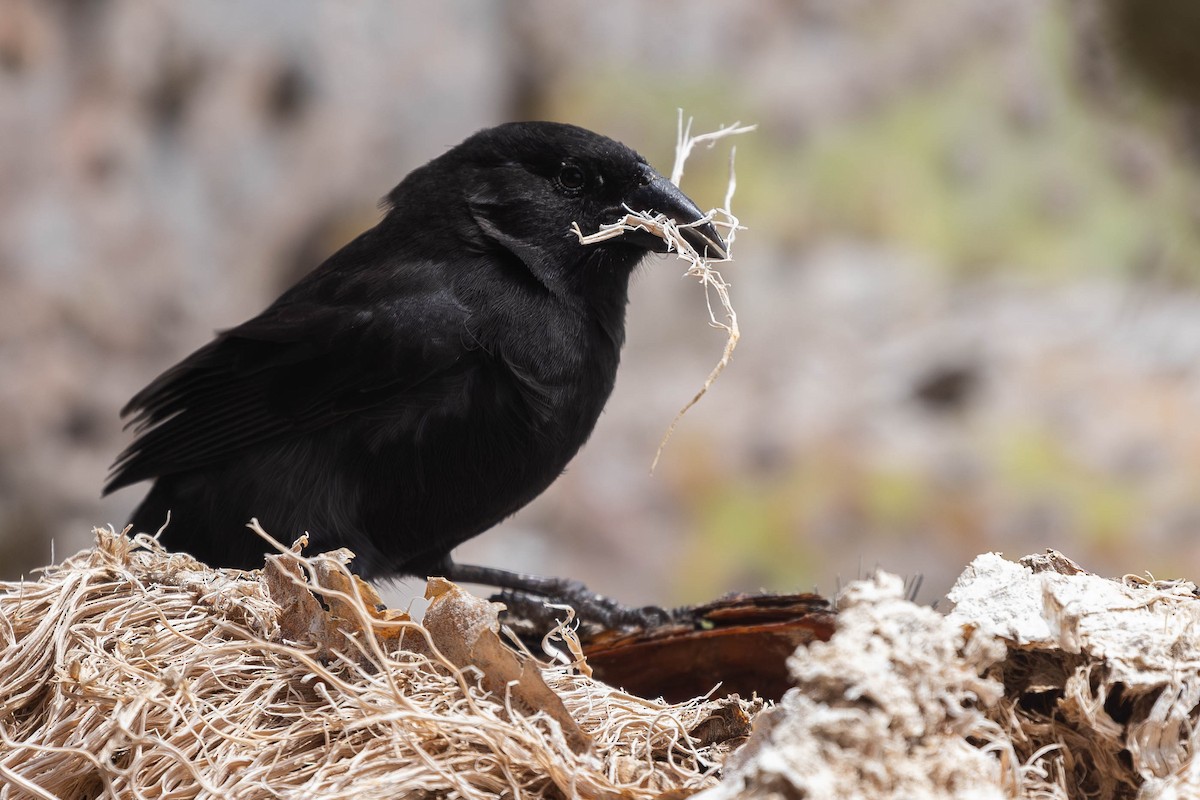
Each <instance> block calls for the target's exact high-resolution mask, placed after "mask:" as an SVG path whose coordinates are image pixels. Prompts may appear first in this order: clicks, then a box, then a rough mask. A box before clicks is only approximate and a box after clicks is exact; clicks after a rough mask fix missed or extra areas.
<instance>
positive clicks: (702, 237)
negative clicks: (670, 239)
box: [626, 164, 729, 259]
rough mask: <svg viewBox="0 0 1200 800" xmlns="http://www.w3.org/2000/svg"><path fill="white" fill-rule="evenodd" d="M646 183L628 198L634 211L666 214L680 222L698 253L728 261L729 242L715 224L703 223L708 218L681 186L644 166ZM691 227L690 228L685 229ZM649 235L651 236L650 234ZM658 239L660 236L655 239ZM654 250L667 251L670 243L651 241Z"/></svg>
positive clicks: (683, 232) (644, 180)
mask: <svg viewBox="0 0 1200 800" xmlns="http://www.w3.org/2000/svg"><path fill="white" fill-rule="evenodd" d="M642 180H643V183H642V185H641V186H639V187H638V188H637V189H635V190H634V191H633V192H632V193H630V195H629V197H628V198H626V204H627V205H628V206H629V207H630V208H632V209H633V210H634V211H639V212H644V213H646V214H648V215H653V214H655V213H659V214H666V215H667V216H668V217H670V218H671V219H673V220H674V221H675V222H677V223H679V225H680V228H679V232H680V233H681V234H683V238H684V239H686V240H687V241H688V243H689V244H691V245H692V246H693V247H695V248H696V252H698V253H700V255H702V256H705V257H706V258H717V259H720V258H727V257H728V255H729V251H728V250H727V249H726V246H725V240H724V239H722V238H721V235H720V234H719V233H717V229H716V228H715V227H713V224H712V223H711V222H700V223H699V224H695V225H693V223H697V222H699V221H700V220H702V219H703V218H704V212H702V211H701V210H700V209H699V208H698V207H697V206H696V204H695V203H693V202H692V201H691V198H689V197H688V196H687V195H686V194H684V193H683V192H681V191H680V190H679V187H678V186H676V185H675V184H673V183H671V182H670V181H669V180H667V179H666V178H665V177H663V176H662V175H660V174H659V173H658V172H656V171H655V170H654V168H653V167H650V166H649V165H646V164H643V165H642ZM684 226H687V227H684ZM647 235H649V234H647ZM655 238H656V239H658V237H655ZM647 244H648V245H649V246H650V247H651V249H653V250H656V251H658V252H660V253H661V252H666V250H667V246H666V242H665V241H663V240H662V239H658V242H657V243H655V244H652V243H649V242H647Z"/></svg>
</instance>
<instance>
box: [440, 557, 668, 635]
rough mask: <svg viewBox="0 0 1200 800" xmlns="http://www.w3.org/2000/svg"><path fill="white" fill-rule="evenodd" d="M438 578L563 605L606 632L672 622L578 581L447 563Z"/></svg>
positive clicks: (651, 608)
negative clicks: (492, 588) (441, 577)
mask: <svg viewBox="0 0 1200 800" xmlns="http://www.w3.org/2000/svg"><path fill="white" fill-rule="evenodd" d="M439 571H440V574H441V575H442V576H443V577H445V578H447V579H449V580H452V581H455V582H458V583H476V584H481V585H483V586H495V587H498V588H500V589H506V590H508V591H511V592H514V593H517V594H520V595H525V596H528V597H540V598H544V599H546V600H549V601H552V602H554V601H558V602H563V603H565V604H566V605H569V606H571V607H572V608H574V609H575V613H576V614H578V615H579V617H580V618H581V619H584V620H587V621H589V622H595V623H597V624H600V625H603V626H605V627H608V628H621V627H629V626H633V627H643V628H645V627H654V626H657V625H663V624H665V623H667V622H669V621H670V620H671V613H670V612H669V611H667V610H666V609H663V608H659V607H658V606H645V607H642V608H631V607H629V606H625V605H621V604H620V603H618V602H616V601H615V600H612V599H610V598H608V597H605V596H604V595H601V594H597V593H596V592H593V591H592V590H590V589H588V588H587V587H586V586H584V585H583V584H582V583H580V582H579V581H574V580H567V579H564V578H545V577H542V576H539V575H526V574H524V573H520V572H509V571H507V570H503V569H496V568H494V567H480V566H476V565H474V564H459V563H457V562H454V561H451V560H449V559H447V560H446V561H445V562H443V563H442V564H440V565H439Z"/></svg>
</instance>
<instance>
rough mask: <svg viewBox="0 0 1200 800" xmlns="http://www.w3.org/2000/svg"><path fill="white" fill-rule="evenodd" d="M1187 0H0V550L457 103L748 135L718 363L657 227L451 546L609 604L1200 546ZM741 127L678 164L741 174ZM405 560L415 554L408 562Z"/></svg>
mask: <svg viewBox="0 0 1200 800" xmlns="http://www.w3.org/2000/svg"><path fill="white" fill-rule="evenodd" d="M1195 9H1196V6H1195V5H1194V4H1193V3H1192V2H1190V0H1160V1H1159V2H1157V3H1141V4H1139V3H1137V2H1136V0H1112V1H1111V2H1108V0H1055V1H1054V2H1045V1H1044V0H961V1H960V2H956V3H945V2H942V0H791V1H790V2H784V1H783V0H779V1H778V2H767V1H765V0H764V1H762V2H744V3H702V2H659V3H646V2H631V1H630V0H619V1H618V2H606V3H583V2H561V1H559V0H544V1H542V2H525V1H522V0H508V1H507V2H466V1H465V0H458V1H456V2H440V3H428V2H423V3H415V2H414V3H407V2H394V1H393V0H375V1H374V2H345V1H342V0H328V1H327V2H321V1H319V0H273V1H268V0H208V1H207V2H203V3H200V2H189V3H181V2H169V0H157V1H156V0H0V579H11V578H15V577H17V576H19V575H22V574H28V573H29V571H30V570H31V569H33V568H35V567H36V566H38V565H40V564H44V563H46V562H48V561H49V560H50V559H51V557H52V554H53V556H54V557H56V558H61V557H63V556H65V555H67V554H69V553H70V552H73V551H75V550H77V549H79V548H81V547H84V546H86V545H87V544H88V542H89V539H90V533H89V531H90V528H91V526H92V525H95V524H105V523H114V524H117V525H120V524H121V523H122V522H123V520H124V518H125V515H126V514H127V513H128V512H129V510H130V509H131V508H132V507H133V506H134V504H135V503H136V502H137V501H138V500H139V499H140V496H141V493H142V492H143V491H144V489H142V488H138V489H128V490H125V491H122V492H120V493H118V494H117V495H115V496H112V497H109V498H106V499H103V500H101V499H100V497H99V491H100V487H101V484H102V482H103V480H104V476H105V473H106V470H107V467H108V465H109V463H111V461H112V459H113V457H114V456H115V454H116V453H117V452H118V451H119V449H120V448H121V447H122V446H123V445H124V444H125V443H126V442H127V441H128V437H127V436H126V435H124V434H122V432H121V428H120V423H119V420H118V418H117V410H118V409H119V408H120V407H121V405H122V404H123V403H124V402H125V400H126V399H128V397H129V396H130V395H131V394H132V393H133V392H135V391H136V390H137V389H138V388H140V387H141V386H143V385H144V384H145V383H146V382H147V381H148V380H149V379H151V378H152V377H154V375H156V374H157V373H158V372H160V371H161V370H163V369H165V368H166V367H168V366H170V365H171V364H172V363H174V361H175V360H177V359H178V358H180V357H181V356H183V355H185V354H187V353H188V352H190V351H191V350H192V349H194V348H196V347H198V346H199V345H201V344H203V343H204V342H205V341H207V340H208V338H209V337H210V335H211V333H212V332H213V331H214V330H215V329H220V328H224V327H228V326H231V325H234V324H236V323H238V322H240V321H242V320H243V319H245V318H246V317H248V316H250V315H252V314H253V313H255V312H257V311H258V310H259V309H261V308H262V307H263V306H264V305H265V304H266V303H267V302H269V301H270V300H271V299H272V298H273V297H274V296H275V295H276V294H277V293H278V292H279V291H281V290H282V289H283V288H285V287H286V286H288V285H289V284H290V283H291V282H293V281H294V280H295V279H296V278H297V277H298V276H299V275H301V274H303V273H304V272H305V271H307V270H309V269H311V268H312V267H314V266H315V265H317V264H318V263H320V261H321V260H322V259H323V258H324V257H325V256H327V255H328V254H330V253H331V252H332V251H334V250H335V249H336V248H337V247H339V246H340V245H341V244H343V243H344V242H346V241H348V240H349V239H350V238H352V237H353V236H354V235H356V234H357V233H358V232H360V231H361V230H363V229H365V228H366V227H368V226H370V225H372V224H373V223H374V221H375V220H376V219H377V216H378V211H377V208H376V202H377V200H378V199H379V198H380V197H382V196H383V195H384V194H385V193H386V192H387V191H388V190H389V189H390V188H391V186H393V185H394V184H395V183H396V182H397V181H399V179H400V178H401V177H402V176H403V175H404V174H405V173H407V172H408V171H409V170H410V169H412V168H413V167H415V166H417V165H419V164H421V163H424V162H425V161H427V160H428V159H430V158H432V157H434V156H436V155H438V154H439V153H441V152H443V151H444V149H445V148H447V147H449V146H452V145H453V144H456V143H457V142H458V141H460V140H461V139H463V138H464V137H465V136H467V135H468V134H470V133H471V132H473V131H475V130H477V129H479V128H481V127H485V126H488V125H492V124H495V123H498V122H502V121H506V120H512V119H531V118H544V119H556V120H562V121H569V122H574V123H577V124H580V125H584V126H586V127H590V128H593V129H595V130H597V131H600V132H603V133H606V134H608V135H611V136H613V137H615V138H619V139H621V140H623V141H625V142H626V143H627V144H629V145H631V146H633V147H635V148H637V149H639V150H640V151H642V152H643V153H644V154H645V155H646V156H647V157H648V158H649V159H650V160H651V161H652V162H653V163H655V164H656V165H658V166H659V167H660V168H661V169H664V170H665V169H667V168H669V166H670V161H671V154H672V146H673V141H674V135H675V130H674V126H675V114H676V108H679V107H683V108H684V109H686V111H687V112H688V113H689V114H692V115H694V116H695V117H696V124H697V127H698V128H699V129H711V128H714V127H716V126H717V125H718V124H719V123H722V122H731V121H733V120H741V121H743V122H756V123H758V125H759V130H758V132H757V133H756V134H752V135H750V136H748V137H745V138H743V139H742V140H741V141H740V142H739V148H738V159H739V160H738V163H739V170H738V172H739V192H738V196H737V198H736V200H735V209H736V210H737V211H738V213H739V214H740V216H741V217H742V220H743V222H744V223H745V224H746V225H747V226H748V227H749V230H747V231H745V232H744V233H743V234H742V236H741V237H740V238H739V241H738V248H737V252H736V256H737V260H736V263H735V264H733V265H731V266H729V267H728V268H727V269H726V270H725V275H726V277H727V278H728V279H729V280H730V281H731V282H732V284H733V293H734V302H735V305H736V307H737V310H738V312H739V316H740V320H741V327H742V332H743V339H742V343H741V346H740V347H739V349H738V351H737V353H736V355H735V357H734V360H733V363H732V365H731V366H730V367H729V369H728V370H727V371H726V373H725V375H724V376H723V377H722V378H721V379H720V380H719V381H718V382H717V384H716V385H715V387H714V388H713V390H712V391H711V392H710V393H709V396H708V397H707V398H705V399H704V400H703V401H702V402H701V403H700V405H699V406H698V407H696V408H695V409H694V410H693V411H692V412H691V413H690V414H689V415H688V416H687V417H686V418H685V419H684V421H683V423H682V425H681V426H680V428H679V430H678V433H677V434H676V436H675V438H674V439H673V441H672V442H671V444H670V445H669V447H668V449H667V450H666V452H665V454H664V456H663V459H662V462H661V464H660V466H659V469H658V470H657V472H656V473H655V474H654V475H653V476H651V475H650V474H649V465H650V462H651V459H652V458H653V455H654V452H655V448H656V446H657V444H658V441H659V438H660V436H661V435H662V433H663V430H664V429H665V427H666V426H667V424H668V423H669V422H670V420H671V418H672V416H673V415H674V413H675V411H676V409H677V408H678V407H679V406H680V405H681V404H682V403H683V402H684V401H686V400H687V399H688V398H689V397H691V395H692V393H693V392H694V391H695V390H696V389H697V388H698V386H699V385H700V384H701V383H702V382H703V380H704V377H705V375H706V374H707V373H708V370H709V369H710V368H711V366H712V365H713V363H714V362H715V361H716V359H717V358H718V356H719V354H720V351H721V347H722V342H723V339H722V336H721V334H720V333H719V332H717V331H713V330H711V329H710V328H709V327H708V325H707V322H706V311H705V307H704V300H703V294H702V292H701V291H700V289H699V287H698V286H697V285H696V284H695V283H694V282H691V281H687V280H684V279H682V278H681V273H682V266H681V265H680V264H679V263H678V262H674V261H671V260H669V259H662V260H656V261H653V262H652V263H649V264H648V265H647V266H646V267H645V268H644V269H643V270H642V271H641V273H640V275H639V276H638V278H637V279H636V285H635V287H634V290H633V299H632V304H631V308H630V322H629V327H630V330H629V341H628V345H627V348H626V353H625V362H624V364H623V366H622V371H621V374H620V377H619V380H618V385H617V390H616V393H615V395H614V397H613V399H612V401H611V402H610V404H609V407H608V410H607V412H606V414H605V415H604V416H603V418H602V419H601V421H600V424H599V426H598V427H597V429H596V432H595V434H594V436H593V438H592V441H591V442H590V443H589V444H588V446H587V447H586V448H585V450H584V452H583V453H582V454H581V455H580V456H579V457H578V458H577V459H576V460H575V462H574V463H573V464H572V466H571V468H570V469H569V471H568V472H567V474H566V475H565V476H564V477H563V478H562V479H561V480H560V481H559V482H558V483H557V484H556V485H555V486H554V487H553V488H552V489H551V490H550V491H549V492H547V493H546V495H545V496H543V497H542V498H540V499H539V500H538V501H536V502H535V503H534V504H533V505H532V506H530V507H529V508H527V509H526V510H524V511H522V512H521V513H520V514H518V515H517V516H516V517H514V518H513V519H511V520H509V521H508V522H506V523H505V524H504V525H502V526H500V527H499V528H497V529H495V530H493V531H490V532H488V533H486V534H484V535H483V536H481V537H479V538H478V539H477V540H475V541H473V542H471V543H470V544H469V545H468V546H466V547H464V548H462V549H461V550H460V551H459V556H460V558H461V559H462V560H464V561H477V562H483V563H488V564H492V565H495V566H503V567H508V568H514V569H522V570H527V571H533V572H540V573H544V574H556V575H568V576H572V577H575V578H579V579H582V580H584V581H585V582H587V583H588V584H589V585H591V586H593V588H596V589H598V590H600V591H604V592H606V593H611V594H614V595H616V596H618V597H620V598H621V599H623V600H626V601H628V602H636V603H641V602H659V603H680V602H685V601H697V600H703V599H707V598H711V597H713V596H715V595H717V594H720V593H722V592H725V591H728V590H731V589H756V588H760V587H764V588H771V589H795V588H801V589H808V588H812V587H814V586H815V587H817V588H818V589H820V590H822V591H825V592H830V591H833V590H834V589H835V588H836V586H837V584H838V582H839V581H844V580H846V579H850V578H853V577H855V576H856V575H858V574H859V573H860V572H861V571H865V570H868V569H871V568H873V567H875V566H877V565H879V566H883V567H885V568H888V569H890V570H892V571H897V572H901V573H909V574H911V573H921V574H923V575H924V576H925V584H924V587H923V588H922V590H921V597H922V598H923V599H926V600H934V599H935V598H937V597H938V596H939V595H940V594H942V593H943V592H944V591H945V590H946V589H947V588H948V586H949V584H950V582H951V581H952V580H953V577H954V576H955V575H956V574H957V573H958V572H959V571H960V570H961V568H962V567H963V566H964V565H965V564H966V563H967V561H969V559H970V558H971V557H972V556H974V555H976V554H977V553H980V552H983V551H987V550H1001V551H1004V552H1005V553H1006V554H1008V555H1011V556H1018V555H1022V554H1025V553H1028V552H1034V551H1037V550H1040V549H1041V548H1044V547H1055V548H1059V549H1062V550H1063V551H1065V552H1066V553H1068V554H1069V555H1071V556H1073V557H1074V558H1076V559H1077V560H1079V561H1081V562H1082V563H1083V564H1084V565H1085V566H1087V567H1089V568H1091V569H1094V570H1096V571H1099V572H1101V573H1107V574H1119V573H1123V572H1140V571H1143V570H1149V571H1151V572H1153V573H1154V574H1155V575H1156V576H1158V577H1176V576H1180V577H1191V578H1195V577H1197V573H1200V294H1198V293H1197V291H1196V287H1197V281H1198V280H1200V164H1198V158H1200V115H1198V114H1197V104H1198V103H1200V90H1198V89H1197V87H1200V11H1197V10H1195ZM725 157H726V156H725V152H724V151H723V150H720V149H718V151H715V152H713V153H701V154H699V155H698V157H697V160H696V161H695V162H694V163H693V164H692V165H691V166H690V169H689V174H688V177H687V178H686V179H685V181H684V189H685V190H686V191H688V193H689V194H691V195H692V196H693V197H694V198H695V199H696V200H697V201H698V202H699V203H700V205H702V206H711V205H716V204H718V203H719V202H720V200H721V197H722V194H723V182H724V159H725ZM409 583H410V584H411V583H413V582H409Z"/></svg>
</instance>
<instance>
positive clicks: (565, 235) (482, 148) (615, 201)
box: [392, 122, 725, 289]
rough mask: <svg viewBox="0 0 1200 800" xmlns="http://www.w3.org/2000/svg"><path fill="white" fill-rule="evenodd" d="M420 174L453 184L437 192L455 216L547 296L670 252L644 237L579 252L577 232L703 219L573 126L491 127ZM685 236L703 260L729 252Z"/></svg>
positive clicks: (699, 231) (637, 162)
mask: <svg viewBox="0 0 1200 800" xmlns="http://www.w3.org/2000/svg"><path fill="white" fill-rule="evenodd" d="M435 167H437V168H436V169H430V168H435ZM423 171H428V172H431V173H433V174H437V175H441V176H447V175H453V176H455V177H454V180H455V181H456V182H459V186H457V187H450V186H443V187H441V189H440V190H441V191H446V190H453V189H457V190H458V191H459V192H460V193H461V203H460V207H461V208H465V210H466V212H467V214H469V217H470V219H471V220H472V221H473V222H474V228H473V234H474V235H475V237H476V239H477V240H478V241H477V242H476V243H477V244H478V245H479V246H481V247H486V248H489V249H491V248H496V247H499V248H502V249H503V250H506V251H508V252H510V253H512V254H513V255H515V256H516V257H517V258H518V259H520V260H521V261H522V262H523V263H524V264H525V265H526V266H527V267H528V269H529V270H530V272H532V273H533V274H534V275H535V277H537V278H538V279H539V280H541V281H542V282H543V283H545V284H546V285H547V286H548V287H550V288H552V289H555V288H557V287H559V286H563V287H570V286H581V285H583V284H584V283H588V284H593V285H594V280H595V279H596V278H597V277H598V276H611V277H613V278H615V279H617V280H618V281H620V282H622V283H624V282H627V280H628V277H629V274H630V273H631V272H632V270H633V268H634V267H635V266H636V265H637V263H638V262H639V261H640V260H641V259H642V258H643V257H644V256H645V255H646V254H648V253H651V252H660V253H661V252H666V251H667V245H666V242H665V241H664V240H663V239H662V238H660V237H658V236H656V235H653V234H650V233H647V232H645V231H630V232H626V233H624V234H623V235H621V236H618V237H614V238H613V239H610V240H607V241H605V242H601V243H597V244H588V245H584V244H581V243H580V242H579V239H578V237H577V236H576V235H575V234H574V233H572V225H573V224H577V225H578V226H579V228H580V230H582V232H583V233H584V234H589V233H594V232H595V231H597V230H598V229H599V228H600V227H601V226H602V225H605V224H608V223H613V222H617V221H618V220H620V219H621V218H622V217H624V216H625V215H626V213H628V211H629V210H630V209H632V210H633V211H637V212H645V213H647V214H654V213H661V214H666V215H667V216H668V217H670V218H672V219H673V220H675V221H676V222H678V223H680V224H684V225H686V224H690V223H694V222H697V221H698V220H700V219H701V218H702V217H703V213H702V212H701V211H700V209H699V208H698V207H697V206H696V204H695V203H693V202H692V201H691V200H690V199H688V197H687V196H686V195H684V194H683V192H681V191H680V190H679V188H678V187H676V186H675V185H674V184H673V183H671V182H670V181H669V180H667V178H665V177H663V176H662V175H661V174H659V173H658V172H657V171H656V170H655V169H654V168H653V167H651V166H650V165H649V164H648V163H646V160H645V159H644V158H642V157H641V156H640V155H638V154H637V153H636V152H634V151H633V150H631V149H630V148H628V147H626V146H625V145H623V144H621V143H620V142H617V141H614V140H613V139H609V138H608V137H606V136H601V135H599V134H596V133H592V132H591V131H588V130H585V129H583V128H579V127H576V126H574V125H566V124H561V123H553V122H515V123H509V124H505V125H500V126H497V127H495V128H488V129H485V130H482V131H480V132H479V133H476V134H475V135H473V136H471V137H470V138H468V139H467V140H466V141H464V142H463V143H462V144H460V145H458V146H457V147H455V148H453V149H451V150H450V151H448V152H447V153H446V154H444V155H443V156H441V157H440V158H438V159H435V160H434V161H433V162H431V163H430V164H429V165H428V167H427V168H426V170H423ZM414 174H416V173H414ZM406 183H407V181H406ZM404 188H405V185H404V184H401V186H399V187H397V189H396V192H400V191H401V190H403V189H404ZM393 195H395V192H394V193H393ZM392 199H393V203H394V204H395V198H394V197H393V198H392ZM682 233H683V235H684V236H685V237H687V238H688V239H689V241H690V242H691V243H692V244H693V245H695V247H696V249H697V250H698V251H699V252H701V253H704V252H705V251H706V250H707V252H708V254H709V255H711V256H714V257H723V256H724V255H725V243H724V241H723V240H722V239H721V237H720V235H719V234H718V233H717V231H716V229H715V228H714V227H713V226H712V225H711V224H710V223H707V222H705V223H703V224H701V225H698V226H696V227H692V228H686V229H683V230H682ZM602 279H605V278H603V277H602Z"/></svg>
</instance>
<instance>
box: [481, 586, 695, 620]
mask: <svg viewBox="0 0 1200 800" xmlns="http://www.w3.org/2000/svg"><path fill="white" fill-rule="evenodd" d="M559 584H560V585H559V586H558V587H556V588H558V589H561V591H556V592H554V593H553V594H547V595H544V596H542V595H533V594H529V593H527V592H519V591H505V592H502V593H501V594H500V595H498V596H497V598H496V599H499V600H500V602H502V603H504V604H505V605H506V606H508V608H509V611H510V613H513V614H515V615H517V616H519V617H521V618H523V619H526V620H529V621H530V622H533V623H534V624H537V625H540V626H542V627H547V628H549V627H553V625H554V624H556V620H557V618H558V617H559V616H561V614H560V613H559V612H556V610H555V608H554V606H555V605H568V606H570V607H571V608H572V609H573V610H574V611H575V615H576V617H578V618H579V620H580V621H582V622H584V623H588V624H591V625H595V626H598V627H600V628H604V629H608V630H618V629H633V628H641V629H649V628H656V627H661V626H663V625H667V624H670V623H671V621H672V620H673V616H672V614H671V612H670V611H668V610H667V609H665V608H660V607H659V606H641V607H636V608H635V607H632V606H626V605H622V604H621V603H618V602H616V601H615V600H613V599H611V598H608V597H605V596H604V595H601V594H597V593H596V592H593V591H591V590H589V589H588V588H587V587H586V586H584V585H583V584H582V583H580V582H579V581H560V582H559Z"/></svg>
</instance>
